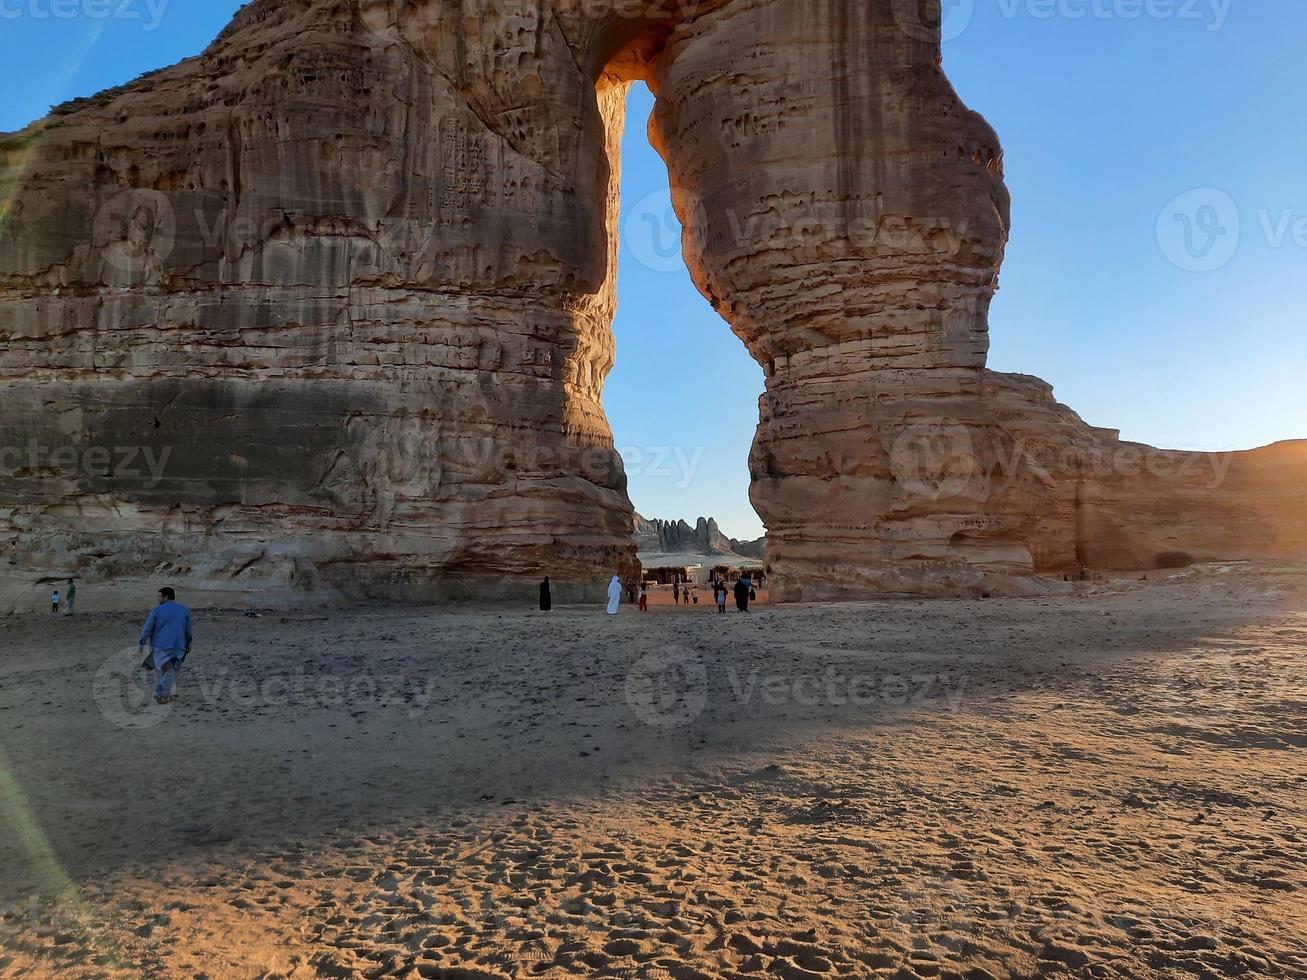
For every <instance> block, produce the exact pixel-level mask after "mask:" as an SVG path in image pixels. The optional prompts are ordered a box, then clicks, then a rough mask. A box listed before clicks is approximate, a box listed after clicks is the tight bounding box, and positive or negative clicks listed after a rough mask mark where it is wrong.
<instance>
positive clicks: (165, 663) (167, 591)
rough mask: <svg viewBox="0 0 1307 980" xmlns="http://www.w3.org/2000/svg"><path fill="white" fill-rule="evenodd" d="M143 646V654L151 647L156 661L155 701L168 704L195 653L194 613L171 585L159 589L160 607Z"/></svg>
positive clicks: (148, 622) (152, 615) (154, 611)
mask: <svg viewBox="0 0 1307 980" xmlns="http://www.w3.org/2000/svg"><path fill="white" fill-rule="evenodd" d="M140 647H141V650H140V652H141V653H142V654H144V652H145V650H146V648H147V647H148V648H149V651H150V654H151V657H152V659H153V662H154V701H155V703H156V704H166V703H167V702H169V701H171V700H173V698H174V697H175V695H174V693H173V691H174V689H175V687H176V684H177V675H178V673H179V672H180V671H181V668H182V664H183V663H184V662H185V660H186V656H187V655H188V654H189V653H190V652H191V611H190V610H189V609H187V608H186V607H185V606H183V605H182V604H181V603H179V602H178V601H177V593H176V592H174V591H173V590H172V589H171V588H169V587H168V586H164V587H163V588H162V589H160V590H159V604H158V605H157V606H155V607H154V608H153V609H152V610H151V611H150V616H149V618H148V619H147V620H146V621H145V626H144V627H143V628H142V629H141V642H140Z"/></svg>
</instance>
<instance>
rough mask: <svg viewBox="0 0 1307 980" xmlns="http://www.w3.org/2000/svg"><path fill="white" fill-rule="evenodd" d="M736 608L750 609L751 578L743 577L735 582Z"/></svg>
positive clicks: (745, 610) (742, 610)
mask: <svg viewBox="0 0 1307 980" xmlns="http://www.w3.org/2000/svg"><path fill="white" fill-rule="evenodd" d="M735 608H736V609H738V610H739V611H740V612H748V611H749V580H748V579H747V578H742V579H740V580H739V581H738V582H736V583H735Z"/></svg>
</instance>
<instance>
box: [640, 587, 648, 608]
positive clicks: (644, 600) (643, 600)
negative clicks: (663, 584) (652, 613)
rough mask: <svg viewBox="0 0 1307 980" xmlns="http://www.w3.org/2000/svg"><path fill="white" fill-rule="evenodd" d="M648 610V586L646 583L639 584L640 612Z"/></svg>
mask: <svg viewBox="0 0 1307 980" xmlns="http://www.w3.org/2000/svg"><path fill="white" fill-rule="evenodd" d="M648 611H649V587H648V586H647V585H641V586H640V612H648Z"/></svg>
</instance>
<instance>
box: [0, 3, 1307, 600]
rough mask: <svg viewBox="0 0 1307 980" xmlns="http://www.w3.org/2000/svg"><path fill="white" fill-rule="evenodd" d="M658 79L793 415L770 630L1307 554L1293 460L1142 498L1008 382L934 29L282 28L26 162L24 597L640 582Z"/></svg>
mask: <svg viewBox="0 0 1307 980" xmlns="http://www.w3.org/2000/svg"><path fill="white" fill-rule="evenodd" d="M905 11H910V12H911V18H910V19H905ZM636 78H643V79H645V80H647V81H648V82H649V84H650V86H651V87H652V88H653V90H654V92H655V94H656V96H657V108H656V111H655V117H654V120H653V122H652V125H651V138H652V140H653V142H654V144H655V146H656V147H657V149H658V150H659V152H660V153H661V154H662V155H663V157H664V159H665V160H666V161H667V163H668V166H669V171H670V174H671V177H672V184H673V188H674V200H675V204H676V206H677V209H678V211H679V213H680V215H681V217H682V219H683V222H684V224H685V227H686V259H687V264H688V266H689V268H690V271H691V274H692V276H693V278H694V281H695V283H696V284H697V286H698V287H699V289H700V290H701V291H702V292H703V293H704V295H705V296H706V297H707V298H708V300H709V301H710V302H711V303H712V304H713V306H714V307H715V308H716V309H717V310H718V311H719V312H720V313H721V314H722V316H723V317H724V318H725V319H726V320H727V322H728V323H729V324H730V326H731V328H732V329H733V330H734V331H735V333H736V334H737V335H738V336H739V337H740V338H741V339H742V340H743V342H744V343H745V344H746V345H747V346H748V348H749V350H750V352H751V353H752V355H753V356H754V357H755V358H756V359H757V360H758V361H759V363H760V364H762V366H763V368H764V371H765V374H766V379H767V381H766V394H765V396H764V398H763V400H762V403H761V409H760V422H759V428H758V435H757V440H756V443H755V447H754V450H753V454H752V458H751V470H752V476H753V489H752V498H753V501H754V504H755V506H756V507H757V509H758V510H759V512H760V514H761V515H762V516H763V519H764V522H765V523H766V524H767V526H768V529H769V545H768V561H769V564H770V565H771V567H772V570H773V573H774V582H775V585H776V593H777V594H778V595H780V596H781V597H783V598H790V599H800V598H818V597H824V596H837V595H858V594H865V593H867V592H872V591H879V590H885V589H891V590H906V591H938V590H966V589H979V588H992V587H994V583H995V581H997V579H996V576H997V577H1005V576H1008V575H1011V574H1012V573H1028V572H1031V571H1033V570H1036V569H1041V568H1042V569H1055V570H1057V569H1066V568H1069V567H1072V566H1075V565H1076V564H1077V563H1078V562H1083V561H1089V562H1094V561H1098V560H1100V559H1101V560H1102V561H1103V562H1108V561H1110V562H1114V563H1122V562H1124V563H1127V564H1129V563H1131V562H1133V563H1136V564H1138V563H1145V562H1147V560H1148V559H1149V556H1150V554H1151V553H1152V552H1153V551H1154V550H1160V548H1161V546H1163V545H1166V546H1187V547H1189V548H1190V549H1192V550H1196V551H1201V550H1202V549H1203V548H1204V547H1208V548H1209V550H1212V551H1213V552H1229V551H1231V550H1240V549H1242V550H1243V551H1245V552H1256V553H1283V552H1286V551H1291V550H1293V549H1295V548H1296V549H1298V550H1299V551H1301V549H1302V548H1303V547H1304V538H1303V528H1302V521H1301V519H1300V518H1299V517H1298V516H1292V515H1291V516H1286V511H1285V508H1284V507H1283V505H1282V496H1283V493H1284V489H1285V487H1286V486H1289V485H1290V484H1289V483H1286V481H1287V480H1292V479H1300V477H1301V474H1302V471H1303V469H1302V456H1301V447H1290V448H1289V449H1287V450H1285V454H1284V456H1283V458H1277V461H1276V463H1275V464H1274V465H1269V466H1268V465H1265V463H1264V461H1265V459H1266V457H1264V456H1259V457H1257V458H1256V459H1255V460H1244V461H1242V462H1240V461H1236V465H1237V466H1238V467H1242V469H1239V470H1238V472H1239V473H1244V474H1252V476H1249V477H1248V478H1247V479H1243V480H1242V482H1239V481H1236V482H1237V483H1238V486H1237V487H1236V488H1235V492H1233V493H1225V492H1224V491H1225V490H1226V489H1229V488H1221V489H1220V490H1212V489H1210V488H1204V486H1203V484H1202V483H1201V479H1198V480H1195V479H1192V478H1190V477H1189V476H1182V475H1177V472H1178V471H1179V469H1180V463H1181V462H1182V461H1183V460H1184V459H1187V457H1173V456H1172V455H1170V454H1162V457H1161V458H1163V459H1164V461H1169V463H1170V464H1171V465H1173V470H1175V471H1176V472H1173V473H1172V474H1171V476H1170V477H1169V478H1168V479H1159V478H1155V477H1154V476H1152V475H1150V474H1149V473H1147V472H1144V473H1142V474H1141V473H1133V474H1130V473H1125V472H1124V471H1123V470H1122V468H1121V467H1120V466H1118V465H1117V464H1116V463H1115V462H1113V460H1114V459H1115V455H1114V454H1118V453H1119V452H1120V449H1121V444H1119V443H1118V442H1117V441H1116V438H1115V434H1114V433H1111V432H1108V431H1105V430H1099V429H1093V428H1091V427H1089V426H1086V425H1085V424H1084V423H1083V422H1082V421H1081V420H1080V419H1079V418H1078V417H1077V416H1075V415H1074V413H1072V412H1071V411H1070V410H1069V409H1066V408H1064V407H1063V406H1060V405H1058V404H1057V403H1056V402H1055V401H1054V400H1053V398H1052V394H1051V390H1050V389H1049V388H1048V387H1047V386H1046V385H1044V384H1042V382H1039V381H1037V380H1036V379H1033V378H1026V377H1023V376H1014V375H1000V374H995V373H992V372H989V371H987V370H986V368H985V355H986V350H987V337H988V309H989V303H990V299H991V297H992V295H993V292H994V289H995V288H996V285H997V274H998V269H999V265H1000V263H1001V260H1002V255H1003V248H1004V244H1005V242H1006V237H1007V232H1008V199H1007V192H1006V190H1005V188H1004V185H1003V180H1002V153H1001V150H1000V147H999V143H998V140H997V138H996V137H995V135H994V133H993V132H992V130H991V129H990V128H989V127H988V126H987V125H986V124H985V123H984V121H983V120H982V119H981V118H980V117H979V116H977V115H976V114H975V113H972V112H970V111H969V110H967V109H966V108H965V106H964V105H963V104H962V103H961V101H960V100H959V99H958V97H957V95H956V94H955V93H954V91H953V89H952V87H951V86H950V85H949V83H948V81H947V79H946V77H945V76H944V74H943V72H942V69H941V67H940V52H939V3H938V0H921V2H920V3H912V2H909V3H904V2H902V0H830V2H825V3H820V4H816V3H799V2H795V0H477V2H475V3H474V2H472V0H439V2H437V0H429V2H407V0H255V2H253V3H251V4H249V5H247V6H246V7H244V8H243V9H242V10H241V11H240V12H239V13H238V14H237V16H236V18H235V20H234V21H233V23H232V24H231V25H230V26H229V27H228V28H227V29H226V30H225V31H224V32H223V34H222V35H221V36H220V37H219V38H218V39H217V40H216V41H215V42H214V43H213V45H212V46H211V47H210V48H209V49H208V50H207V51H205V52H204V54H202V55H201V56H199V57H197V58H194V59H190V60H188V61H185V62H183V63H181V64H179V65H177V66H174V67H173V68H169V69H166V70H164V71H161V72H157V73H154V74H152V75H149V76H146V77H145V78H142V79H140V80H138V81H136V82H134V83H132V84H130V85H127V86H124V87H122V88H120V89H115V90H112V91H109V92H105V93H102V94H100V95H98V96H95V97H94V98H91V99H84V100H79V101H77V102H74V103H70V104H68V105H65V106H60V107H58V108H56V109H55V110H54V111H53V112H52V113H51V115H50V116H49V117H47V118H46V119H44V120H41V121H39V122H37V123H35V124H33V125H32V126H31V127H29V128H28V129H27V130H24V131H23V132H21V133H17V134H12V135H10V136H7V137H0V154H2V155H0V215H2V216H3V218H2V221H0V339H2V340H3V347H0V390H2V393H3V398H4V406H5V407H4V414H3V418H0V444H3V445H5V446H7V447H9V448H10V450H13V449H15V448H17V450H18V452H17V454H14V453H13V452H10V456H9V460H8V463H9V464H10V465H7V466H5V467H3V469H0V537H2V538H3V539H4V540H5V542H6V544H7V547H8V550H9V553H10V555H11V556H12V558H13V562H14V564H15V565H16V566H17V567H19V568H22V569H34V570H40V569H47V570H51V569H57V570H60V571H71V570H78V571H80V572H82V573H83V574H88V575H97V574H98V575H126V574H134V573H142V574H144V573H147V572H150V571H152V570H154V569H161V570H167V571H168V572H169V573H170V574H174V573H175V574H190V575H192V576H194V577H195V578H196V579H197V580H201V579H203V580H212V581H223V580H229V579H235V580H237V581H238V582H243V581H245V580H247V579H251V578H253V579H255V580H260V581H264V582H267V583H280V584H285V585H291V586H295V587H331V588H336V589H340V590H343V591H344V592H346V593H348V594H365V595H366V594H385V595H389V596H396V595H409V596H414V597H424V596H425V597H431V596H438V595H457V594H463V593H472V594H476V595H479V596H485V595H487V594H488V593H493V592H494V591H514V590H519V589H520V586H518V585H517V584H515V582H514V579H516V578H520V577H533V576H535V575H538V574H540V573H542V572H548V573H550V574H551V575H552V576H553V578H554V581H555V583H556V586H557V590H558V592H559V594H560V597H562V598H564V599H566V598H567V597H568V592H569V590H572V591H573V594H575V595H578V596H579V595H582V594H585V593H586V592H587V591H588V590H589V589H591V588H593V587H595V586H597V585H599V584H600V583H602V582H603V580H604V579H605V577H606V575H607V573H608V571H610V570H620V571H622V572H623V573H627V572H629V571H631V570H632V569H633V566H634V561H635V555H634V546H633V544H632V541H631V516H632V515H631V508H630V503H629V501H628V500H627V498H626V493H625V476H624V474H623V472H622V468H621V461H620V459H619V458H618V457H617V456H616V454H615V453H614V452H613V446H612V438H611V433H610V432H609V429H608V424H607V420H606V419H605V417H604V414H603V411H602V407H601V403H600V392H601V388H602V384H603V381H604V379H605V377H606V376H607V373H608V371H609V369H610V367H611V365H612V359H613V341H612V335H611V332H610V329H609V325H610V323H611V319H612V315H613V309H614V281H615V280H614V276H615V270H616V255H617V241H616V209H617V201H618V186H617V185H618V176H619V170H620V160H619V157H618V148H619V139H620V134H621V129H622V125H623V106H624V100H623V95H624V90H625V86H627V85H629V84H630V83H631V81H632V80H634V79H636ZM119 448H121V449H123V450H124V451H129V450H134V451H135V452H136V453H137V456H138V458H139V457H144V456H145V455H146V452H147V451H148V453H149V456H150V458H152V459H154V460H156V461H158V460H159V459H164V460H165V463H164V465H163V466H161V467H160V468H159V470H158V472H157V473H156V472H154V471H153V470H151V471H150V472H148V473H147V472H140V466H139V465H138V466H137V467H135V470H136V472H135V475H133V468H132V467H129V466H126V465H124V464H123V463H122V461H121V460H120V459H117V461H116V465H115V466H110V467H106V466H105V465H104V464H103V462H102V456H101V453H102V451H104V450H109V451H110V452H111V453H113V452H116V451H117V450H118V449H119ZM15 461H17V465H15ZM1105 461H1106V464H1105ZM1245 464H1247V465H1245ZM1294 474H1297V476H1295V475H1294ZM1141 501H1142V504H1141ZM1177 501H1179V502H1180V504H1181V505H1182V506H1183V507H1185V508H1187V509H1188V510H1187V511H1186V513H1188V514H1190V515H1191V516H1190V517H1189V518H1187V519H1186V520H1185V521H1184V522H1182V523H1183V525H1184V527H1185V528H1186V530H1185V531H1184V534H1182V535H1181V537H1182V538H1184V539H1183V540H1176V535H1175V533H1174V532H1173V531H1172V530H1171V528H1172V527H1173V526H1174V521H1173V519H1172V516H1171V515H1172V514H1173V512H1174V509H1175V506H1176V503H1177ZM1249 513H1251V514H1253V517H1252V518H1251V519H1248V518H1246V516H1241V515H1247V514H1249ZM1168 522H1170V523H1168ZM1185 535H1188V536H1187V537H1185Z"/></svg>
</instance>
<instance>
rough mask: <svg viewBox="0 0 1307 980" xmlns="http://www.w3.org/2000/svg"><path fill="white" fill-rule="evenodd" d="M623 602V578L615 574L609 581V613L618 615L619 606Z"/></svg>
mask: <svg viewBox="0 0 1307 980" xmlns="http://www.w3.org/2000/svg"><path fill="white" fill-rule="evenodd" d="M621 603H622V580H621V579H620V578H619V577H618V576H616V575H614V576H613V580H612V581H611V582H609V583H608V615H610V616H616V615H617V607H618V606H619V605H621Z"/></svg>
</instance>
